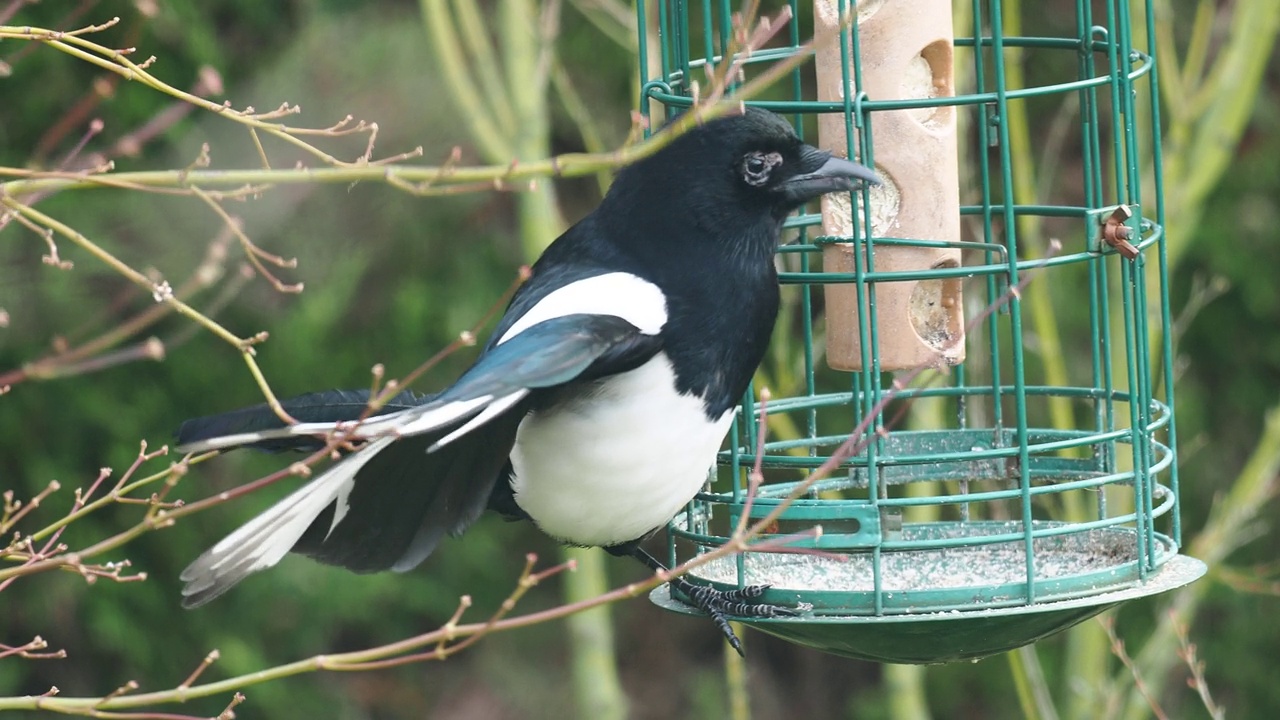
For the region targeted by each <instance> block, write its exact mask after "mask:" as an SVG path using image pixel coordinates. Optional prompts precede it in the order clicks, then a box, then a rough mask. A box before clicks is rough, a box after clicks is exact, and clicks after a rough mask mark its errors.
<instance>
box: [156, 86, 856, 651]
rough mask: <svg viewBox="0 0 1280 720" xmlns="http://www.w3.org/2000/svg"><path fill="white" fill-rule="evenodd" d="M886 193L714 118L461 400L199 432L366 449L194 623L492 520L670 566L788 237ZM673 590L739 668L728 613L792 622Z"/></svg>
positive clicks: (326, 402)
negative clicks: (705, 620)
mask: <svg viewBox="0 0 1280 720" xmlns="http://www.w3.org/2000/svg"><path fill="white" fill-rule="evenodd" d="M877 182H878V180H877V178H876V175H875V173H873V172H872V171H871V170H869V169H868V168H866V167H864V166H862V165H859V164H857V163H854V162H851V161H849V160H846V159H843V158H839V157H835V156H833V155H831V154H830V153H828V152H825V151H822V150H819V149H817V148H814V147H812V146H809V145H806V144H805V143H803V142H802V141H801V140H800V139H799V138H798V137H797V135H796V133H795V132H794V130H793V129H792V127H791V125H790V124H788V123H787V122H786V121H785V120H784V119H783V118H781V117H780V116H778V115H775V114H773V113H770V112H767V111H764V110H759V109H755V108H746V109H745V110H744V111H743V112H742V113H740V114H735V115H732V116H729V117H724V118H720V119H715V120H711V121H708V122H706V123H704V124H702V125H700V126H698V127H696V128H694V129H692V130H690V131H689V132H687V133H685V134H683V135H681V136H679V137H677V138H676V139H674V140H673V141H671V142H670V144H668V145H667V146H665V147H664V148H662V149H660V150H658V151H656V152H655V153H653V154H652V155H650V156H648V157H646V158H644V159H641V160H639V161H637V162H635V163H633V164H631V165H628V166H626V167H624V168H623V169H621V170H620V171H619V172H618V174H617V176H616V178H615V180H614V182H613V184H612V185H611V187H610V188H609V191H608V193H607V194H606V196H605V198H604V199H603V201H602V202H601V203H600V205H599V206H598V207H597V208H596V209H595V210H594V211H593V212H591V213H590V214H588V215H587V216H586V217H585V218H583V219H582V220H581V221H579V222H578V223H577V224H575V225H574V226H573V227H571V228H570V229H569V230H567V231H566V232H565V233H564V234H563V235H561V236H560V237H559V238H557V239H556V240H555V242H553V243H552V244H551V245H550V246H549V247H548V248H547V249H546V251H545V252H544V253H543V255H542V256H541V258H539V259H538V261H537V262H536V263H535V264H534V265H533V267H532V275H531V277H530V279H529V280H528V281H527V282H525V283H524V284H523V285H522V286H521V287H520V288H519V289H518V291H517V292H516V293H515V294H514V296H513V297H512V299H511V301H510V304H509V305H508V307H507V310H506V312H505V314H504V315H503V316H502V318H501V319H500V320H499V321H498V324H497V327H496V328H495V330H494V332H493V335H492V338H491V339H490V340H489V341H488V343H487V344H486V345H485V346H484V348H483V349H482V351H481V352H480V354H479V356H478V358H477V359H476V361H475V363H474V364H473V365H472V366H471V367H470V369H468V370H467V371H466V372H465V373H463V374H462V376H461V377H459V379H458V380H457V382H455V383H454V384H453V385H451V386H449V387H448V388H446V389H445V390H443V391H441V392H439V393H435V394H431V395H417V394H415V393H412V392H402V393H401V394H399V395H397V396H396V397H395V398H393V399H392V401H391V402H389V403H388V404H386V405H385V406H383V407H382V408H380V409H379V410H378V412H377V414H374V415H372V416H370V417H368V418H366V419H364V420H363V422H354V421H357V420H359V419H360V418H361V416H362V413H365V411H366V404H367V402H368V400H369V391H368V390H364V391H326V392H318V393H310V394H307V395H303V396H300V397H297V398H293V399H291V400H286V401H284V402H283V407H284V409H285V410H286V411H287V412H288V413H289V414H290V415H291V416H292V417H293V418H295V419H297V420H298V421H299V422H297V423H296V424H292V425H286V424H285V423H284V422H282V421H281V420H280V419H279V418H278V417H277V416H276V414H275V413H274V412H272V411H271V410H270V409H269V408H268V407H267V406H265V405H258V406H254V407H250V408H245V409H241V410H237V411H233V412H229V413H224V414H221V415H214V416H210V417H203V418H197V419H193V420H188V421H186V422H185V423H183V424H182V426H181V427H180V428H179V430H178V432H177V436H178V443H179V449H180V450H181V451H184V452H203V451H208V450H215V449H219V450H220V449H229V448H235V447H253V448H258V449H260V450H268V451H281V450H302V451H314V450H317V449H320V448H322V447H324V445H325V438H326V437H327V436H330V435H331V434H332V433H334V432H335V431H336V432H339V433H342V434H344V437H345V438H346V439H348V440H351V441H363V444H362V445H359V446H358V447H356V448H355V449H353V450H350V451H349V452H347V453H346V454H345V455H344V456H343V457H342V458H341V459H339V460H338V461H337V462H336V463H334V464H333V465H332V466H330V467H328V468H327V469H326V470H325V471H324V472H322V473H319V474H318V475H317V476H316V477H315V478H314V479H312V480H310V481H309V482H307V483H306V484H305V485H303V486H302V487H300V488H299V489H297V490H296V491H294V492H293V493H292V494H291V495H289V496H287V497H285V498H284V499H283V500H280V501H279V502H278V503H276V504H275V505H274V506H272V507H271V508H269V509H268V510H266V511H265V512H263V513H262V514H260V515H258V516H257V517H255V518H254V519H252V520H250V521H249V522H248V523H246V524H245V525H243V526H242V527H240V528H239V529H238V530H236V531H235V532H233V533H231V534H230V535H228V536H227V537H226V538H225V539H224V540H222V541H221V542H219V543H218V544H216V545H214V546H213V548H211V549H210V550H208V551H207V552H205V553H204V554H203V555H201V556H200V557H199V558H197V559H196V560H195V561H194V562H192V563H191V564H190V565H189V566H188V567H187V568H186V569H185V570H184V571H183V572H182V575H181V578H182V580H183V581H184V582H185V583H186V585H185V587H184V589H183V590H182V595H183V604H184V606H186V607H195V606H198V605H203V604H204V603H206V602H209V601H210V600H212V599H214V598H216V597H218V596H219V595H222V594H223V593H225V592H226V591H227V590H229V589H230V588H231V587H232V586H234V585H235V584H236V583H238V582H240V581H241V580H243V579H244V578H245V577H246V576H248V575H249V574H251V573H254V572H257V571H259V570H262V569H264V568H268V567H271V566H272V565H275V564H276V563H277V562H279V561H280V559H281V558H283V557H284V556H285V555H286V554H287V553H289V552H295V553H299V554H302V555H307V556H310V557H312V558H314V559H315V560H318V561H319V562H322V563H326V564H330V565H337V566H341V567H344V568H348V569H350V570H352V571H355V572H360V573H365V572H376V571H381V570H388V569H389V570H396V571H405V570H409V569H411V568H413V567H414V566H416V565H418V564H419V563H421V562H422V561H423V560H424V559H426V557H427V556H428V555H430V554H431V552H432V551H433V550H434V549H435V548H436V545H437V544H438V543H439V541H440V540H441V538H442V537H444V536H445V535H458V534H460V533H462V532H463V531H464V530H465V529H466V528H467V527H468V526H469V525H471V523H472V522H474V521H475V520H476V518H477V517H478V516H479V515H480V514H481V513H482V512H483V511H484V510H486V509H492V510H495V511H497V512H498V513H499V514H501V515H504V516H506V517H508V518H516V519H525V520H530V521H532V522H533V523H534V524H535V525H536V526H537V527H538V528H539V529H540V530H542V531H543V532H544V533H546V534H547V535H550V536H551V537H552V538H555V539H557V540H559V541H561V542H564V543H567V544H572V545H578V546H598V547H602V548H604V549H605V550H606V551H608V552H609V553H611V554H614V555H617V556H630V557H633V558H636V559H638V560H640V561H641V562H643V563H644V564H645V565H646V566H648V567H649V568H650V569H651V570H653V571H655V572H656V571H660V570H664V569H666V568H665V567H664V566H663V564H662V563H661V562H659V561H658V560H657V559H655V558H654V557H653V556H652V555H650V554H649V553H648V552H646V551H645V550H643V549H642V548H641V546H640V542H641V541H642V540H644V539H645V538H647V537H648V536H649V535H651V534H652V533H654V532H655V531H656V530H658V529H660V528H662V527H664V526H665V525H666V523H667V522H668V521H669V520H670V519H671V518H672V517H674V516H675V514H676V513H677V512H679V510H680V509H681V507H683V506H684V505H685V504H686V503H688V502H689V501H690V500H691V499H692V498H693V496H694V494H695V493H697V492H698V490H699V489H700V488H701V487H702V485H703V483H704V482H705V480H706V478H707V474H708V471H709V470H710V469H711V468H712V466H713V465H714V463H715V457H716V452H717V451H718V450H719V449H720V445H721V442H722V441H723V440H724V437H725V434H726V432H727V430H728V428H729V424H730V422H731V420H732V418H733V414H734V410H735V407H736V405H737V402H738V399H739V398H740V397H741V396H742V394H743V393H744V392H745V390H746V388H747V386H748V383H749V382H750V379H751V376H752V374H753V373H754V372H755V369H756V367H757V365H759V363H760V361H761V359H762V358H763V356H764V353H765V346H766V344H767V343H768V341H769V336H770V334H771V333H772V330H773V326H774V321H775V319H776V317H777V314H778V277H777V272H776V269H775V265H774V250H775V248H776V246H777V245H778V243H779V240H780V235H781V231H782V224H783V221H784V219H785V218H786V217H787V215H789V214H790V213H791V212H792V211H794V210H796V209H797V208H799V207H800V206H802V205H804V204H805V203H806V202H808V201H811V200H814V199H815V198H817V197H819V196H821V195H823V194H826V193H831V192H849V191H852V190H855V189H857V188H858V187H860V186H861V185H862V183H877ZM672 583H673V585H675V586H676V588H677V589H678V590H679V591H680V592H681V593H682V594H683V595H684V596H685V597H688V598H689V599H690V600H691V601H692V602H693V603H694V604H696V605H697V606H698V607H699V608H700V609H701V610H703V611H705V612H706V613H707V614H709V615H711V616H712V618H713V619H714V620H715V622H716V624H717V626H718V627H719V628H720V630H721V632H723V633H724V634H725V636H726V638H727V639H728V640H729V642H730V643H731V644H732V645H733V646H734V647H735V649H738V651H739V652H741V647H740V645H739V643H738V639H737V638H736V637H735V636H734V634H733V632H732V630H731V629H730V628H729V625H728V623H727V621H726V618H725V616H726V615H740V616H753V617H774V616H778V615H786V614H794V611H792V610H790V609H789V608H785V607H779V606H774V605H766V604H762V603H758V602H756V601H757V600H758V598H759V597H760V596H761V594H762V593H763V591H764V589H765V588H764V587H763V586H753V587H749V588H745V589H742V590H737V591H732V592H724V591H718V590H714V589H711V588H707V587H703V586H698V585H694V584H693V583H690V582H689V581H687V580H684V579H683V578H677V579H675V580H673V581H672Z"/></svg>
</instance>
